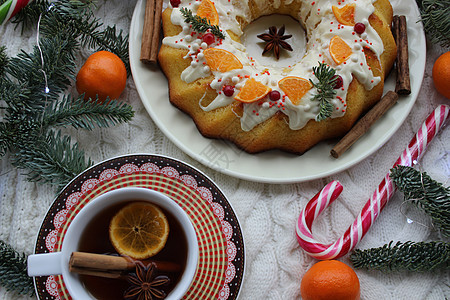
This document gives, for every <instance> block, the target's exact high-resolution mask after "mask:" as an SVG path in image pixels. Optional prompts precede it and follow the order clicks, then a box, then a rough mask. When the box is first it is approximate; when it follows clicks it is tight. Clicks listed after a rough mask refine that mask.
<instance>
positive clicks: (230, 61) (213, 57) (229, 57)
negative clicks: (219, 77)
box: [203, 48, 243, 73]
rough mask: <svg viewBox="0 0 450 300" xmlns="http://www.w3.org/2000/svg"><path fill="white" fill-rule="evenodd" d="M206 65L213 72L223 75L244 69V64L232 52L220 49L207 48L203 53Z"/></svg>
mask: <svg viewBox="0 0 450 300" xmlns="http://www.w3.org/2000/svg"><path fill="white" fill-rule="evenodd" d="M203 55H204V56H205V59H206V63H207V64H208V66H209V67H210V69H211V70H212V71H219V72H221V73H224V72H228V71H231V70H234V69H242V68H243V66H242V63H241V62H240V60H239V59H238V58H237V57H236V56H235V55H234V54H233V53H231V52H229V51H227V50H223V49H219V48H207V49H206V50H205V51H203Z"/></svg>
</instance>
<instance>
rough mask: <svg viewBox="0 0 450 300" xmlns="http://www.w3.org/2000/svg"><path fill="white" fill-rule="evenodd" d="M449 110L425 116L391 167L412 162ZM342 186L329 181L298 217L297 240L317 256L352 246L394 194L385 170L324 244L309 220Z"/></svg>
mask: <svg viewBox="0 0 450 300" xmlns="http://www.w3.org/2000/svg"><path fill="white" fill-rule="evenodd" d="M449 111H450V106H448V105H440V106H438V107H437V108H436V109H435V110H434V111H433V113H431V114H430V115H429V116H428V118H427V119H426V121H425V122H424V123H423V124H422V127H421V128H420V129H419V131H418V132H417V134H416V135H415V136H414V137H413V139H412V140H411V142H410V143H409V145H408V147H407V148H406V149H405V150H404V151H403V153H402V155H400V157H399V158H398V159H397V161H396V162H395V164H394V167H395V166H396V165H403V166H413V165H414V164H415V163H416V161H417V160H418V159H419V158H420V157H422V155H423V153H424V152H425V149H426V147H427V145H428V144H429V143H430V142H431V140H432V139H433V138H434V137H435V136H436V134H437V133H438V131H439V130H440V129H441V128H442V127H443V126H444V123H445V122H446V121H447V119H448V117H449ZM342 189H343V187H342V185H341V184H340V183H339V182H338V181H336V180H334V181H332V182H330V183H329V184H327V185H326V186H325V187H324V188H323V189H322V190H321V191H320V192H319V193H318V194H317V195H315V196H314V197H313V198H312V199H311V200H310V201H309V202H308V204H307V205H306V206H305V208H304V209H303V210H302V212H301V213H300V216H299V218H298V222H297V226H296V233H297V240H298V242H299V244H300V246H301V247H302V248H303V249H304V250H305V251H306V253H308V254H309V255H310V256H312V257H315V258H317V259H334V258H338V257H341V256H343V255H345V254H347V253H348V252H349V251H351V250H353V248H355V246H356V244H358V242H359V241H360V240H361V239H362V238H363V237H364V235H365V234H366V233H367V231H368V230H369V228H370V226H372V224H373V222H374V221H375V220H376V219H377V217H378V216H379V215H380V212H381V210H382V209H383V208H384V206H385V205H386V203H387V202H388V201H389V199H390V198H391V197H392V195H393V194H394V192H395V185H394V184H393V182H392V180H391V179H390V178H389V173H388V174H386V176H385V177H384V178H383V180H382V181H381V183H380V184H379V186H378V188H377V189H376V190H375V192H374V193H373V194H372V197H370V199H369V200H368V201H367V203H366V204H365V205H364V207H363V209H362V210H361V212H360V214H359V215H358V217H357V218H356V220H355V221H354V222H353V223H352V224H351V225H350V227H349V228H348V229H347V230H346V231H345V233H344V234H343V235H342V236H341V237H340V238H339V239H338V240H337V241H336V242H334V243H333V244H329V245H325V244H322V243H320V242H318V241H317V240H315V239H314V237H313V235H312V232H311V228H312V224H313V222H314V220H315V219H316V218H317V217H318V216H319V215H320V213H321V212H322V211H323V210H324V209H325V208H327V207H328V206H329V205H330V204H331V203H332V202H333V201H334V200H336V198H337V197H338V196H339V195H340V193H341V192H342Z"/></svg>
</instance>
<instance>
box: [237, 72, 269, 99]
mask: <svg viewBox="0 0 450 300" xmlns="http://www.w3.org/2000/svg"><path fill="white" fill-rule="evenodd" d="M271 90H272V89H271V88H270V87H268V86H265V85H264V84H262V83H261V82H259V81H256V80H255V79H254V78H250V79H249V80H247V81H246V82H245V84H244V86H243V87H242V88H241V90H240V91H239V93H238V94H237V95H236V96H235V97H234V99H236V100H238V101H240V102H244V103H252V102H255V101H258V100H260V99H262V98H264V97H265V96H266V95H267V94H268V93H269V92H270V91H271Z"/></svg>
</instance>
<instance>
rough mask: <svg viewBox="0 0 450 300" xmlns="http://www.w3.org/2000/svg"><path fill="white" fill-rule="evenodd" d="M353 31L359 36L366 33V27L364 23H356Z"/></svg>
mask: <svg viewBox="0 0 450 300" xmlns="http://www.w3.org/2000/svg"><path fill="white" fill-rule="evenodd" d="M353 29H354V30H355V32H356V33H357V34H361V33H363V32H364V31H366V25H364V24H363V23H356V24H355V27H353Z"/></svg>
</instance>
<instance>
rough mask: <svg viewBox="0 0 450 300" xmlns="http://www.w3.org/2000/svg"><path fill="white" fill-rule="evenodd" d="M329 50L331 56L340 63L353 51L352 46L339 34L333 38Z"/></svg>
mask: <svg viewBox="0 0 450 300" xmlns="http://www.w3.org/2000/svg"><path fill="white" fill-rule="evenodd" d="M329 50H330V55H331V58H332V59H333V60H334V62H335V63H337V64H338V65H339V64H342V63H343V62H344V61H346V60H347V59H348V58H349V57H350V55H352V53H353V52H352V48H350V46H349V45H347V43H346V42H345V41H344V40H343V39H341V38H340V37H339V36H337V35H335V36H334V37H333V38H332V39H331V41H330V46H329Z"/></svg>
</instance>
